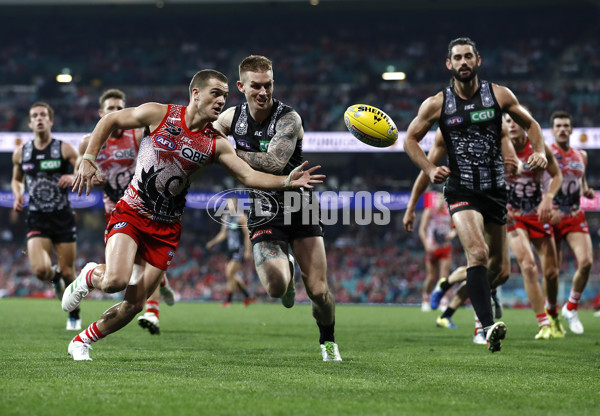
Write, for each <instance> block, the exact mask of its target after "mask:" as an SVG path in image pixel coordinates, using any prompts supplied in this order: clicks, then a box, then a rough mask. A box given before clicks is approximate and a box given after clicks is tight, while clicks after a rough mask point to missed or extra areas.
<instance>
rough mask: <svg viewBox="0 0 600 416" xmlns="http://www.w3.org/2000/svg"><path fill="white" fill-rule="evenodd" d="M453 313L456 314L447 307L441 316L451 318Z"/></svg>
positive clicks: (454, 310)
mask: <svg viewBox="0 0 600 416" xmlns="http://www.w3.org/2000/svg"><path fill="white" fill-rule="evenodd" d="M454 312H456V309H453V308H451V307H450V306H448V307H447V308H446V310H445V311H444V313H443V314H442V318H452V315H454Z"/></svg>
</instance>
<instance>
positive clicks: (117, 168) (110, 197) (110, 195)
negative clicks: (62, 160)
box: [96, 130, 138, 212]
mask: <svg viewBox="0 0 600 416" xmlns="http://www.w3.org/2000/svg"><path fill="white" fill-rule="evenodd" d="M137 153H138V145H137V142H136V140H135V130H124V131H123V132H121V135H120V136H119V137H109V139H108V140H107V141H106V143H105V144H104V146H102V148H101V149H100V153H98V158H97V159H96V163H98V167H99V168H100V171H101V172H102V173H103V174H104V175H105V176H106V182H105V183H104V207H105V209H106V212H111V211H112V209H113V208H114V206H115V204H116V203H117V202H118V201H119V199H121V197H122V196H123V194H124V193H125V190H126V189H127V187H128V186H129V182H131V178H133V174H134V173H135V160H136V157H137Z"/></svg>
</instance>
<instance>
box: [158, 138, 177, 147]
mask: <svg viewBox="0 0 600 416" xmlns="http://www.w3.org/2000/svg"><path fill="white" fill-rule="evenodd" d="M154 142H155V143H156V144H157V145H158V147H160V148H162V149H165V150H174V149H175V147H176V146H175V141H173V140H172V139H169V138H168V137H165V136H156V137H155V138H154Z"/></svg>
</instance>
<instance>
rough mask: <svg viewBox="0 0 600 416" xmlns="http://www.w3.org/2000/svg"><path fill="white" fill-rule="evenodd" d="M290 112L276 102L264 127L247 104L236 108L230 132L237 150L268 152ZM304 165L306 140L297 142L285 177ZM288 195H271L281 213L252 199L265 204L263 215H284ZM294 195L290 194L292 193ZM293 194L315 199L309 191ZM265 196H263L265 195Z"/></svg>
mask: <svg viewBox="0 0 600 416" xmlns="http://www.w3.org/2000/svg"><path fill="white" fill-rule="evenodd" d="M290 111H294V110H293V108H292V107H290V106H288V105H286V104H284V103H282V102H281V101H278V100H275V99H273V107H272V109H271V115H270V116H269V117H267V119H265V120H264V121H263V122H262V123H257V122H256V121H255V120H254V119H253V118H252V116H251V115H250V111H249V109H248V103H243V104H240V105H238V106H236V107H235V113H234V115H233V119H232V121H231V126H230V131H231V135H232V136H233V138H234V140H235V144H236V148H238V149H241V150H244V151H248V152H263V153H264V152H266V151H267V150H268V148H269V143H270V142H271V139H273V137H274V136H275V133H276V132H275V125H276V124H277V122H278V121H279V119H280V118H281V117H282V116H284V115H285V114H287V113H289V112H290ZM301 164H302V140H298V141H296V148H295V149H294V153H293V154H292V157H290V160H289V161H288V163H287V165H286V166H285V168H284V169H283V171H282V172H281V174H283V175H287V174H289V173H290V172H291V171H292V170H293V169H294V168H295V167H297V166H300V165H301ZM283 192H284V191H272V192H267V193H268V194H271V195H272V196H273V197H274V198H275V200H277V202H278V203H279V209H278V208H277V207H273V206H271V205H270V202H269V201H268V200H267V199H265V198H261V197H260V195H257V194H256V193H255V192H250V199H255V200H261V204H262V211H263V212H272V213H273V212H276V211H277V212H279V213H283V210H284V209H285V207H284V204H283V202H284V198H283ZM288 192H290V191H288ZM291 192H301V193H302V194H303V195H304V196H305V197H306V198H307V199H308V200H309V201H310V200H311V198H312V192H308V190H305V189H300V190H294V191H291ZM264 193H265V192H264V191H263V192H261V194H264ZM255 214H256V213H255V211H254V204H251V206H250V212H249V215H248V222H249V224H252V223H253V219H254V217H255Z"/></svg>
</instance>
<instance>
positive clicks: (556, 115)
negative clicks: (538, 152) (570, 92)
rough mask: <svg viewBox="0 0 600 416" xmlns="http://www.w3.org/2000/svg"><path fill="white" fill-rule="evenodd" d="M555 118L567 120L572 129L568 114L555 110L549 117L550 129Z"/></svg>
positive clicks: (570, 118) (570, 117) (571, 118)
mask: <svg viewBox="0 0 600 416" xmlns="http://www.w3.org/2000/svg"><path fill="white" fill-rule="evenodd" d="M556 118H568V119H569V121H570V122H571V127H573V116H572V115H571V114H570V113H567V112H566V111H563V110H557V111H555V112H553V113H552V114H551V115H550V127H554V119H556Z"/></svg>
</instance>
